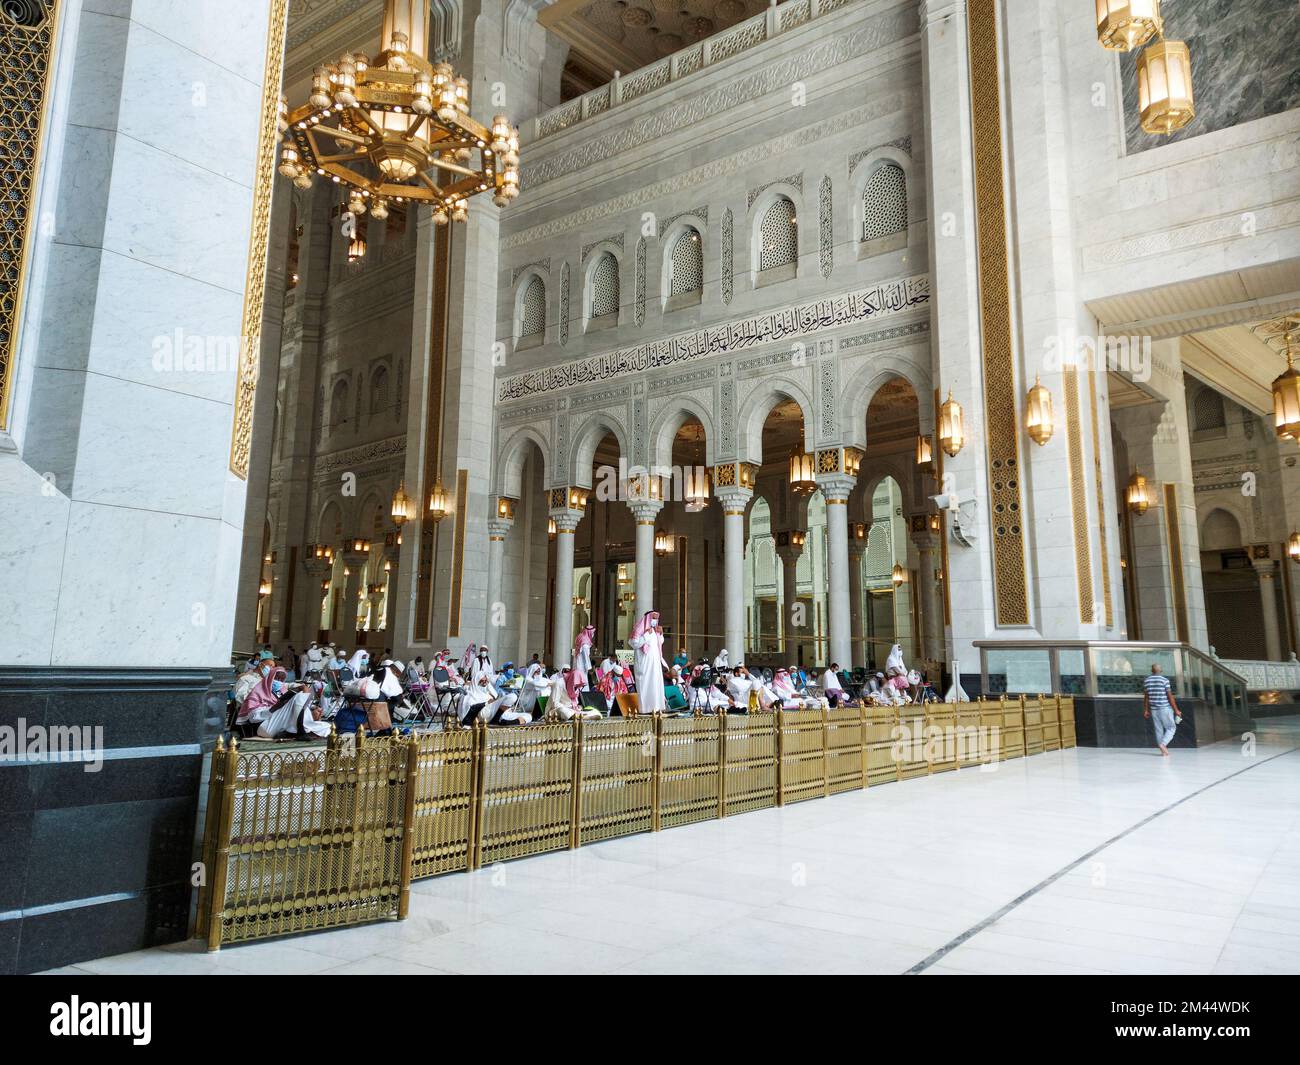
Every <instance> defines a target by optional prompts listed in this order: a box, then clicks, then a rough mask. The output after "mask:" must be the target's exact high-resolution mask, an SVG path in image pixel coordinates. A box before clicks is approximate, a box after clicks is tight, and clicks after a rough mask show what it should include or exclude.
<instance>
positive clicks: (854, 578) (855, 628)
mask: <svg viewBox="0 0 1300 1065" xmlns="http://www.w3.org/2000/svg"><path fill="white" fill-rule="evenodd" d="M867 529H868V530H869V529H870V526H867ZM866 553H867V536H866V535H864V536H862V537H861V538H859V537H857V536H852V535H851V536H850V537H849V630H850V632H851V633H852V634H853V660H854V662H855V664H858V665H862V666H866V665H867V662H868V656H867V645H866V641H865V640H864V639H863V637H864V635H865V634H864V632H863V624H862V556H863V555H865V554H866Z"/></svg>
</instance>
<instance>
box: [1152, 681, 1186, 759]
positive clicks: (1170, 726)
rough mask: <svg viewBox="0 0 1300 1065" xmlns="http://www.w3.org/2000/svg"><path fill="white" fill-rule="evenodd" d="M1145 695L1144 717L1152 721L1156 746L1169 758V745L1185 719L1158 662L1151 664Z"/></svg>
mask: <svg viewBox="0 0 1300 1065" xmlns="http://www.w3.org/2000/svg"><path fill="white" fill-rule="evenodd" d="M1143 689H1144V694H1143V696H1142V702H1143V705H1144V707H1145V709H1144V710H1143V711H1142V716H1143V717H1148V718H1150V719H1151V725H1152V727H1153V728H1154V729H1155V732H1156V746H1158V747H1159V748H1160V753H1161V755H1162V756H1164V757H1165V758H1168V757H1169V744H1170V742H1171V741H1172V740H1173V738H1174V730H1175V729H1176V728H1177V727H1178V723H1179V722H1180V721H1182V719H1183V712H1182V711H1181V710H1179V709H1178V700H1176V699H1175V698H1174V692H1173V689H1172V688H1171V687H1170V685H1169V678H1168V677H1166V676H1165V675H1164V674H1163V673H1161V672H1160V665H1159V663H1157V662H1152V663H1151V673H1150V675H1149V676H1148V677H1147V678H1146V680H1145V681H1143Z"/></svg>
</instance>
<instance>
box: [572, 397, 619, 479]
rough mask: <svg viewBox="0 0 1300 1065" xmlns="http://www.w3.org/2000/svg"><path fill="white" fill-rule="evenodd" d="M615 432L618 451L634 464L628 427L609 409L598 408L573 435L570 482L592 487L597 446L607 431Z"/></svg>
mask: <svg viewBox="0 0 1300 1065" xmlns="http://www.w3.org/2000/svg"><path fill="white" fill-rule="evenodd" d="M606 432H610V433H613V434H614V439H615V440H617V441H618V453H619V455H620V457H622V459H623V460H624V462H626V463H627V465H628V466H631V465H632V462H633V458H632V452H631V449H630V448H629V447H628V438H627V429H626V427H625V426H624V425H623V424H622V422H620V421H619V420H618V418H617V417H615V416H614V415H613V414H612V413H610V412H609V411H603V410H598V411H595V412H594V413H592V414H590V415H588V416H587V419H586V421H584V422H583V423H582V424H581V425H580V426H579V427H578V429H577V430H576V431H575V432H574V434H573V437H572V447H571V451H572V455H573V458H572V460H571V463H570V466H569V471H568V472H569V484H576V485H581V486H582V487H583V488H590V487H591V464H592V463H593V462H594V461H595V460H596V448H598V447H599V446H600V441H601V440H602V439H603V438H604V436H605V433H606Z"/></svg>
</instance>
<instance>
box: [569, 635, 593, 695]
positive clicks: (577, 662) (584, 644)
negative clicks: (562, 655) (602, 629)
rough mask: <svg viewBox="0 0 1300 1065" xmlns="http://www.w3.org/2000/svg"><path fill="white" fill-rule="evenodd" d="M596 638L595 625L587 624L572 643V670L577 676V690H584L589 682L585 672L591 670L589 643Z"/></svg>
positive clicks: (588, 685)
mask: <svg viewBox="0 0 1300 1065" xmlns="http://www.w3.org/2000/svg"><path fill="white" fill-rule="evenodd" d="M595 639H596V626H595V625H588V626H587V627H586V628H585V629H583V630H582V631H581V632H580V633H578V640H577V642H576V643H575V644H574V645H573V672H574V673H575V674H576V675H577V678H578V690H579V691H584V692H585V691H586V690H587V689H588V688H589V687H590V684H589V683H588V681H587V674H588V673H589V672H590V671H591V645H592V643H593V642H594V641H595Z"/></svg>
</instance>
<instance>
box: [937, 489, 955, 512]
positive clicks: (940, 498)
mask: <svg viewBox="0 0 1300 1065" xmlns="http://www.w3.org/2000/svg"><path fill="white" fill-rule="evenodd" d="M930 499H931V500H933V501H934V505H935V506H936V507H938V508H939V509H940V510H951V511H954V512H956V511H957V510H958V509H959V508H960V507H961V499H960V497H959V496H958V495H957V493H956V492H945V493H943V494H942V495H937V496H931V497H930Z"/></svg>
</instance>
